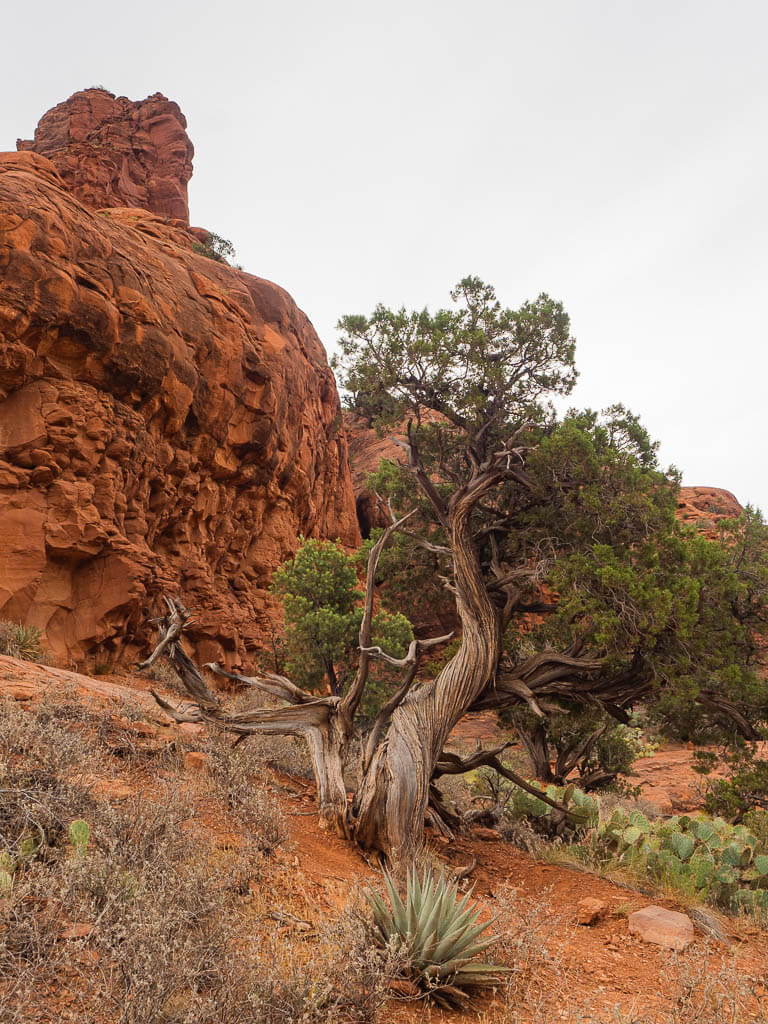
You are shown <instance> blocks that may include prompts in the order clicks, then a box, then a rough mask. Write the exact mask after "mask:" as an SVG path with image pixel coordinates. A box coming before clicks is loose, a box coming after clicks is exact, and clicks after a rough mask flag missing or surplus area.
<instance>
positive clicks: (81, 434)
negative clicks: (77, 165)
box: [0, 100, 359, 665]
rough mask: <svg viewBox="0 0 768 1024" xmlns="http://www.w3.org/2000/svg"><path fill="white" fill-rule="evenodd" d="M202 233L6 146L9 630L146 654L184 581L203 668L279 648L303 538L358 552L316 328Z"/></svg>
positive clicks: (0, 222) (1, 551) (0, 422)
mask: <svg viewBox="0 0 768 1024" xmlns="http://www.w3.org/2000/svg"><path fill="white" fill-rule="evenodd" d="M105 102H106V100H105ZM152 102H153V103H154V100H153V101H152ZM158 102H159V101H158ZM140 106H141V105H140ZM97 169H98V168H97ZM83 173H84V176H85V178H86V179H87V178H88V173H87V166H86V168H85V170H84V172H83ZM78 188H79V186H78V185H77V183H75V189H76V190H77V189H78ZM193 237H194V236H193V235H192V234H191V233H190V232H189V231H188V230H187V229H186V228H184V226H183V225H182V224H181V222H180V221H179V220H177V221H175V222H172V223H167V222H165V219H164V218H163V217H162V216H159V215H157V214H153V213H149V212H147V211H146V210H141V209H131V208H113V209H111V210H102V211H100V212H96V211H93V210H90V209H88V208H87V207H86V206H84V205H83V204H82V203H81V202H79V201H78V200H77V199H76V198H75V197H74V196H73V195H72V193H71V191H70V190H69V189H68V188H67V186H66V185H65V183H64V182H63V181H62V179H61V178H60V176H59V174H58V173H57V170H56V167H55V166H54V164H53V163H52V162H51V161H49V160H48V159H46V158H45V157H43V156H40V155H38V154H37V153H34V152H19V153H8V154H3V155H0V618H10V619H14V620H16V621H22V622H27V623H30V624H34V625H37V626H40V627H41V628H43V629H44V630H45V632H46V634H47V642H48V644H49V646H50V647H51V649H52V650H53V652H54V654H55V655H57V656H58V657H59V658H64V659H67V660H75V661H76V660H78V659H81V658H82V657H83V656H84V655H85V654H86V653H90V654H91V655H94V656H95V657H99V658H104V659H105V660H110V659H111V658H113V657H116V656H117V655H119V654H122V655H124V656H131V657H133V656H134V655H135V653H136V652H138V651H139V650H142V651H144V650H146V643H147V642H148V635H147V632H146V627H145V626H144V620H145V617H146V615H147V613H148V611H149V610H150V608H151V607H152V606H153V603H154V602H156V599H157V598H158V596H159V594H160V592H161V591H162V590H169V591H171V592H177V591H180V592H181V594H182V595H183V597H184V600H185V602H186V603H187V604H188V605H189V606H190V607H191V608H193V609H194V610H195V616H196V624H195V626H194V627H193V631H192V634H191V640H192V641H193V643H194V645H195V646H196V648H197V654H198V656H199V657H201V658H202V659H203V660H212V659H221V660H223V661H225V662H227V663H229V664H230V665H231V664H233V663H235V662H237V661H240V660H241V659H242V658H244V657H245V656H246V652H247V651H248V650H249V649H252V648H253V647H254V646H256V645H258V644H259V643H260V642H262V641H263V640H264V639H265V637H268V636H269V633H270V629H271V626H270V616H272V617H273V616H274V606H273V605H272V603H271V599H270V598H269V596H268V594H267V593H266V587H267V586H268V584H269V581H270V577H271V573H272V570H273V569H274V567H275V566H276V565H277V564H278V563H279V562H280V561H281V560H283V559H284V558H286V557H287V556H288V555H289V554H290V553H292V552H293V551H294V550H295V547H296V538H297V535H298V534H299V533H304V534H306V535H310V536H322V537H331V538H335V537H339V538H341V539H342V541H344V542H345V543H348V544H354V543H356V542H357V541H358V539H359V534H358V531H357V523H356V519H355V509H354V496H353V492H352V487H351V481H350V477H349V469H348V465H347V446H346V439H345V435H344V432H343V430H342V428H341V413H340V408H339V401H338V396H337V393H336V388H335V384H334V380H333V376H332V374H331V371H330V369H329V367H328V364H327V360H326V355H325V351H324V350H323V347H322V345H321V344H320V342H319V340H318V338H317V335H316V334H315V331H314V330H313V328H312V325H311V324H310V322H309V321H308V319H307V318H306V316H305V315H304V314H303V313H302V312H301V311H300V310H299V309H297V307H296V305H295V304H294V302H293V301H292V299H291V298H290V296H289V295H288V294H287V293H286V292H285V291H283V290H282V289H281V288H279V287H278V286H277V285H274V284H271V283H270V282H269V281H265V280H262V279H261V278H258V277H254V276H252V275H250V274H246V273H243V272H240V271H237V270H234V269H232V268H230V267H229V266H227V265H226V264H221V263H217V262H215V261H213V260H210V259H208V258H206V257H205V256H203V255H199V254H198V253H196V252H195V251H193V249H192V241H193ZM125 646H127V649H124V648H125Z"/></svg>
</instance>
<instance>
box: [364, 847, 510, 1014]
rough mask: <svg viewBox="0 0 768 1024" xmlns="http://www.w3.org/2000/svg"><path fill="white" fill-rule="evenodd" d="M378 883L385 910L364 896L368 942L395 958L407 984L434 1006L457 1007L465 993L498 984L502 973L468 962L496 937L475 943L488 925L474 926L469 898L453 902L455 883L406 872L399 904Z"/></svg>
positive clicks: (391, 889)
mask: <svg viewBox="0 0 768 1024" xmlns="http://www.w3.org/2000/svg"><path fill="white" fill-rule="evenodd" d="M384 882H385V885H386V887H387V893H388V895H389V902H390V905H389V906H387V905H386V904H385V903H384V901H383V899H382V898H381V897H380V896H379V894H378V893H377V892H375V891H374V890H373V889H369V890H367V891H366V893H365V895H366V898H367V900H368V902H369V904H370V906H371V909H372V910H373V921H374V928H373V932H372V934H373V939H374V942H375V943H376V944H377V945H378V946H379V947H380V948H382V949H388V950H392V951H394V952H396V953H399V954H400V956H401V957H402V963H403V969H404V972H405V973H406V975H407V976H408V977H409V978H410V980H412V981H413V982H415V983H416V984H417V985H418V986H419V987H420V988H421V989H422V990H423V991H424V992H426V993H428V994H429V995H430V996H431V997H432V998H433V999H434V1000H435V1001H436V1002H438V1003H440V1004H447V1005H451V1004H453V1005H456V1004H458V1005H460V1006H461V1005H464V1004H466V1003H467V1001H468V994H467V991H466V990H467V989H471V988H477V987H480V986H486V985H493V984H498V983H499V982H500V980H501V975H502V974H503V973H505V971H506V969H505V968H503V967H498V966H495V965H493V964H486V963H473V962H472V961H473V959H474V957H476V956H477V955H478V954H479V953H481V952H482V951H483V950H484V949H486V948H487V947H488V946H490V945H491V943H493V942H494V941H495V938H496V937H495V936H490V937H486V938H480V936H481V935H482V933H483V932H484V931H485V930H486V929H487V928H489V927H490V924H491V923H492V922H485V923H481V924H478V918H479V916H480V908H479V905H478V904H477V903H475V904H474V905H469V900H470V896H469V895H467V896H465V897H463V899H461V900H459V898H458V886H457V884H456V883H455V882H452V883H449V882H448V881H447V880H446V878H445V876H444V875H443V874H441V875H440V877H439V878H438V879H435V878H434V876H433V874H432V872H431V871H427V872H426V873H425V874H424V875H423V877H422V878H419V877H418V875H417V873H416V868H415V867H412V868H411V870H410V872H409V874H408V882H407V892H406V898H405V902H403V900H402V899H401V897H400V894H399V893H398V891H397V888H396V886H395V883H394V881H393V880H392V878H391V876H390V875H389V874H388V873H387V872H385V873H384Z"/></svg>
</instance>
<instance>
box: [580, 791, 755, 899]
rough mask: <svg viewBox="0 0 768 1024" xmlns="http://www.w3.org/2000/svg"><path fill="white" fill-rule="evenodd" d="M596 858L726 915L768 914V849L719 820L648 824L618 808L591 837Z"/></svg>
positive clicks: (687, 818)
mask: <svg viewBox="0 0 768 1024" xmlns="http://www.w3.org/2000/svg"><path fill="white" fill-rule="evenodd" d="M590 845H591V848H592V850H593V851H595V852H596V853H597V854H598V856H599V857H603V858H605V859H612V860H613V861H614V862H615V863H616V864H618V865H621V866H625V867H629V868H630V869H632V870H633V871H635V872H639V873H641V874H647V875H649V876H650V877H651V878H653V879H655V880H656V881H657V882H659V883H661V884H664V885H669V886H671V887H672V888H674V889H677V890H680V891H683V892H687V893H689V894H690V895H695V896H697V897H698V898H700V899H702V900H705V901H711V902H714V903H716V904H718V905H720V906H723V907H725V908H727V909H730V910H737V909H739V908H740V907H745V908H748V909H752V910H754V909H764V908H768V846H766V844H765V842H763V841H762V840H761V839H759V838H758V837H757V836H756V835H754V833H752V832H750V830H749V829H748V828H746V827H745V826H744V825H729V824H728V822H726V821H725V820H724V819H723V818H707V817H691V816H688V815H682V816H679V817H678V816H675V817H672V818H669V819H667V820H663V821H662V820H659V821H653V822H652V821H649V820H648V818H646V816H645V815H644V814H643V813H642V812H641V811H639V810H634V811H631V812H629V813H628V812H627V811H626V810H624V808H622V807H617V808H616V809H615V810H614V812H613V814H612V815H611V818H610V819H609V820H608V821H607V822H605V823H603V824H602V825H601V826H600V827H599V829H597V830H596V831H595V832H594V833H593V834H592V836H591V839H590Z"/></svg>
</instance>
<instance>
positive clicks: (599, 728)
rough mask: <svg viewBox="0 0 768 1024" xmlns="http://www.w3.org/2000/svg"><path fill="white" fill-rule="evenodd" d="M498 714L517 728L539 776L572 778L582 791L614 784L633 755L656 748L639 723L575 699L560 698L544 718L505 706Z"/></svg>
mask: <svg viewBox="0 0 768 1024" xmlns="http://www.w3.org/2000/svg"><path fill="white" fill-rule="evenodd" d="M499 717H500V719H501V721H502V723H503V724H505V725H511V726H513V727H514V728H515V729H516V730H517V732H518V735H519V736H520V739H521V740H522V742H523V746H524V747H525V748H526V751H527V753H528V756H529V757H530V759H531V762H532V764H533V767H534V771H535V772H536V775H537V777H538V778H539V779H541V780H542V781H543V782H554V783H556V784H558V785H560V786H564V785H565V784H566V780H567V779H569V778H572V779H573V780H574V781H575V782H577V783H578V785H579V786H580V787H581V788H582V789H584V790H587V791H589V790H594V789H605V788H608V787H613V788H616V784H617V780H618V779H619V777H620V776H625V775H628V774H629V773H630V772H631V770H632V765H633V764H634V762H635V761H636V760H637V758H639V757H648V756H650V754H652V753H653V751H654V750H655V749H656V747H657V746H658V744H657V743H656V744H654V743H652V742H651V743H649V742H647V741H646V739H645V737H644V733H643V730H642V729H641V728H640V727H639V726H635V725H625V724H623V723H621V722H617V721H616V720H615V719H614V718H612V717H611V716H610V715H609V714H608V712H606V711H605V710H603V709H602V708H599V707H598V708H596V707H583V706H581V705H579V704H578V703H576V702H575V701H562V702H561V703H560V707H559V710H558V709H556V708H553V710H552V711H551V712H550V714H549V715H547V717H546V718H541V717H539V716H537V715H534V714H533V712H532V711H530V710H529V709H528V708H514V709H510V710H508V711H505V712H502V713H501V715H500V716H499ZM622 782H623V780H622ZM623 784H624V785H626V783H623Z"/></svg>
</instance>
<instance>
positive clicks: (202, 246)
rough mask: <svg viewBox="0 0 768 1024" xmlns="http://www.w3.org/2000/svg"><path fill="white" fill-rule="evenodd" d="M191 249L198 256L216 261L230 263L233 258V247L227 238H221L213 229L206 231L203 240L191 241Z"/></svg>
mask: <svg viewBox="0 0 768 1024" xmlns="http://www.w3.org/2000/svg"><path fill="white" fill-rule="evenodd" d="M192 250H193V252H196V253H197V254H198V255H199V256H207V257H208V259H209V260H216V262H217V263H230V262H231V261H232V260H233V259H234V258H235V247H234V245H232V243H231V242H230V241H229V239H228V238H222V237H221V235H217V234H216V233H215V232H214V231H209V232H208V237H207V238H206V240H205V242H198V241H194V242H192Z"/></svg>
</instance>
